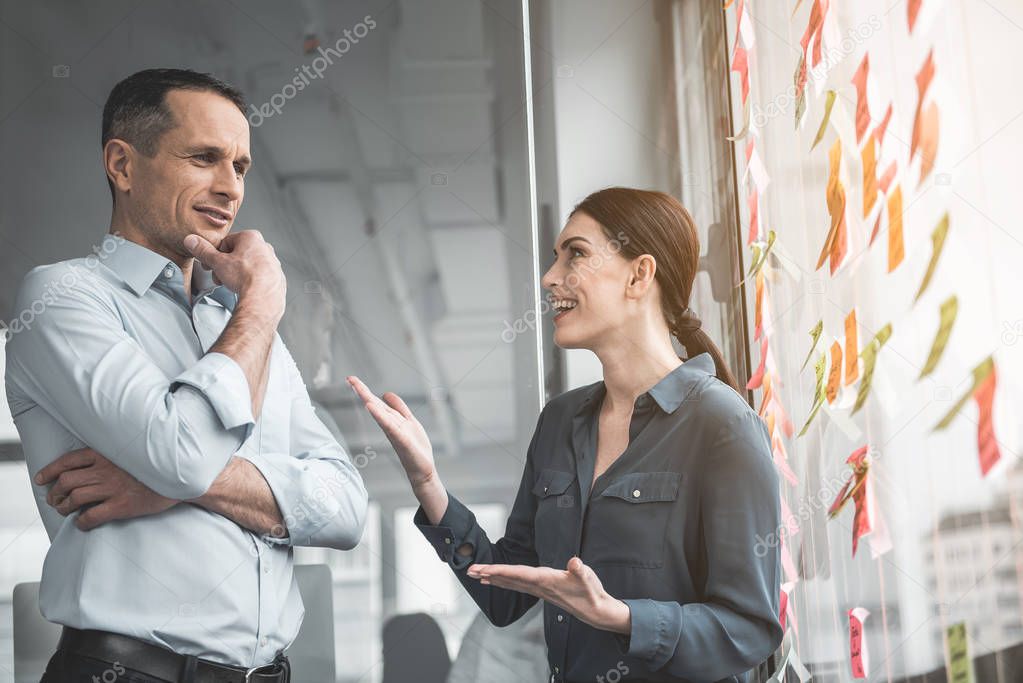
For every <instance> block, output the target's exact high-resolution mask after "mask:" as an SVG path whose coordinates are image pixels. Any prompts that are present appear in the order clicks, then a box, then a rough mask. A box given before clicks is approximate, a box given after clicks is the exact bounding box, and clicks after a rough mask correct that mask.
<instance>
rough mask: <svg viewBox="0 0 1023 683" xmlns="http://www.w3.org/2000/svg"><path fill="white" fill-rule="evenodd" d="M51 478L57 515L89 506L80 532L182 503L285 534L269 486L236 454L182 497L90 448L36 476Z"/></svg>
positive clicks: (44, 480)
mask: <svg viewBox="0 0 1023 683" xmlns="http://www.w3.org/2000/svg"><path fill="white" fill-rule="evenodd" d="M51 482H52V483H53V486H52V487H51V488H50V490H49V492H48V493H47V494H46V502H47V503H48V504H49V505H50V506H51V507H53V508H54V509H55V510H56V511H57V512H59V513H60V514H61V515H63V516H65V517H66V516H67V515H69V514H71V513H72V512H75V511H76V510H79V509H81V508H82V507H83V506H90V507H89V508H88V509H87V510H84V511H83V512H81V514H79V515H78V519H77V520H76V521H75V524H76V525H77V526H78V528H79V529H81V530H83V531H88V530H90V529H94V528H96V527H98V526H100V525H101V524H106V523H107V522H112V521H114V520H118V519H132V518H134V517H143V516H145V515H153V514H157V513H160V512H163V511H164V510H168V509H170V508H172V507H174V506H175V505H177V504H178V503H182V502H183V503H191V504H194V505H198V506H200V507H202V508H205V509H207V510H209V511H210V512H215V513H217V514H219V515H221V516H223V517H227V518H228V519H230V520H231V521H233V522H235V523H236V524H238V525H239V526H241V527H243V528H245V529H248V530H249V531H252V532H254V533H257V534H260V535H266V536H272V537H274V538H285V537H287V535H288V530H287V527H286V526H285V523H284V517H283V515H282V514H281V511H280V509H279V508H278V507H277V501H276V499H275V498H274V495H273V492H272V491H271V490H270V485H269V484H268V483H267V481H266V479H265V478H264V477H263V475H262V474H261V473H260V471H259V469H258V468H256V466H255V465H253V464H252V463H250V462H249V461H248V460H246V459H245V458H240V457H238V456H233V457H232V458H231V460H230V461H229V462H228V463H227V466H226V467H225V468H224V469H223V471H222V472H221V473H220V475H219V476H218V477H217V478H216V480H214V482H213V485H212V486H210V488H209V490H208V491H207V492H206V493H204V494H203V495H201V496H199V497H198V498H193V499H191V500H185V501H179V500H174V499H173V498H167V497H165V496H161V495H160V494H158V493H156V492H155V491H152V490H151V489H149V488H147V487H146V486H145V485H144V484H142V483H141V482H140V481H139V480H138V479H136V478H135V477H133V476H131V475H130V474H128V473H127V472H125V471H124V470H122V469H121V468H119V467H118V466H117V465H115V464H113V463H112V462H110V461H109V460H107V459H106V458H105V457H103V455H102V454H100V453H97V452H96V451H94V450H92V449H91V448H82V449H79V450H76V451H71V452H70V453H65V454H64V455H62V456H60V457H59V458H57V459H56V460H54V461H53V462H52V463H50V464H49V465H47V466H46V467H44V468H43V469H41V470H40V471H39V473H38V474H37V475H36V477H35V483H36V484H39V485H40V486H45V485H46V484H49V483H51Z"/></svg>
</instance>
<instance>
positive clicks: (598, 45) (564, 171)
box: [533, 0, 672, 389]
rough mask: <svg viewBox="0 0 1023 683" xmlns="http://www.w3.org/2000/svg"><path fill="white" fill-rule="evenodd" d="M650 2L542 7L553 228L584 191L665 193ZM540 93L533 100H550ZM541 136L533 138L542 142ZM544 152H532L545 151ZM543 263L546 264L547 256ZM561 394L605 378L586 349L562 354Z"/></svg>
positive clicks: (564, 0) (572, 0) (606, 0)
mask: <svg viewBox="0 0 1023 683" xmlns="http://www.w3.org/2000/svg"><path fill="white" fill-rule="evenodd" d="M655 5H656V3H648V2H641V1H638V0H629V1H628V2H623V1H622V0H557V1H555V2H551V3H550V4H549V6H546V7H544V8H543V9H544V10H545V14H546V16H547V17H549V26H548V29H549V30H548V31H545V32H543V33H541V34H540V35H537V36H536V37H535V39H534V52H533V55H534V59H537V60H540V59H547V60H549V61H550V62H551V72H552V73H553V76H554V77H553V80H552V81H551V82H550V83H549V85H546V84H544V83H536V84H535V87H536V89H537V90H538V91H541V90H544V89H546V88H548V87H549V88H550V89H551V90H552V93H553V107H554V128H555V130H554V135H553V139H554V146H555V153H556V155H557V171H556V175H557V180H556V185H557V197H558V200H557V201H558V212H557V213H558V220H559V221H560V223H559V226H564V221H565V219H566V218H567V217H568V213H569V212H570V211H571V210H572V207H573V206H575V204H576V203H577V202H579V201H580V200H582V199H583V198H584V197H586V195H588V194H589V193H591V192H593V191H595V190H598V189H600V188H603V187H608V186H611V185H625V186H630V187H640V188H644V189H655V190H662V191H670V190H671V189H672V188H670V187H669V186H668V184H667V183H668V180H667V179H668V169H669V163H670V158H671V157H670V155H669V154H668V153H667V152H665V151H664V150H663V149H661V148H660V147H659V146H658V144H657V142H656V141H657V140H659V139H660V138H661V135H660V130H661V126H662V121H661V116H660V114H661V112H662V110H663V107H664V102H663V97H662V94H663V84H664V78H665V72H664V68H665V67H667V66H668V65H662V64H660V60H659V57H658V52H659V30H658V27H657V24H656V22H655V19H654V6H655ZM550 94H551V93H546V92H542V93H540V95H538V97H543V96H545V95H546V96H549V95H550ZM539 138H540V133H539V132H538V139H539ZM543 153H544V150H538V155H542V154H543ZM541 263H545V264H546V263H549V259H547V258H546V256H544V257H543V258H542V259H541ZM565 370H566V372H565V375H566V377H565V380H566V385H565V388H566V389H571V388H573V387H578V386H582V385H585V384H589V383H591V382H595V381H597V380H599V379H601V376H602V375H601V370H600V364H599V363H598V362H597V358H596V356H594V355H593V354H592V353H590V352H589V351H581V350H569V351H566V352H565Z"/></svg>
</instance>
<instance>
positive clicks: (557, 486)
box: [533, 469, 576, 566]
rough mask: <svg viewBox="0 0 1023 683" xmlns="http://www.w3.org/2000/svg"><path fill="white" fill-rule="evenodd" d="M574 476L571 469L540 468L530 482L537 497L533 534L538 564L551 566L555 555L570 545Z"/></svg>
mask: <svg viewBox="0 0 1023 683" xmlns="http://www.w3.org/2000/svg"><path fill="white" fill-rule="evenodd" d="M575 478H576V477H575V473H574V472H562V471H561V470H551V469H544V470H540V472H539V473H538V474H537V477H536V481H535V482H534V484H533V495H534V496H536V498H537V501H536V515H535V516H534V518H533V537H534V545H535V546H536V553H537V556H538V557H539V558H540V564H541V565H545V566H552V563H553V562H556V561H557V558H558V556H559V554H563V552H564V551H565V549H566V548H568V547H570V544H571V540H570V536H571V535H572V534H573V533H574V531H575V528H574V519H575V518H574V516H573V514H572V513H573V508H574V506H575V489H574V488H573V484H574V483H575Z"/></svg>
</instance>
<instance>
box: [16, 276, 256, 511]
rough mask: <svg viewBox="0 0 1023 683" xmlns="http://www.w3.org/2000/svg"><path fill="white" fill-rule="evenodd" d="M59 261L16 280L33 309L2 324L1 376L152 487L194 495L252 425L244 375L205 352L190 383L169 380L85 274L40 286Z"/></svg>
mask: <svg viewBox="0 0 1023 683" xmlns="http://www.w3.org/2000/svg"><path fill="white" fill-rule="evenodd" d="M61 268H64V269H65V270H66V267H65V266H53V267H49V268H46V269H37V270H35V271H33V272H31V273H29V275H28V276H26V278H25V280H24V282H23V284H22V287H21V290H20V292H19V294H18V297H17V299H16V310H32V311H34V310H36V309H39V310H41V312H40V313H39V314H38V315H35V316H34V317H33V318H32V320H31V322H30V323H29V324H24V323H23V324H21V325H19V326H18V327H17V328H12V329H11V331H10V338H9V341H8V343H7V364H8V367H7V382H8V384H12V383H13V384H14V385H15V386H16V389H17V391H18V392H20V393H21V394H23V395H25V396H27V397H28V398H30V399H31V400H32V401H34V402H35V403H36V404H38V405H39V406H40V407H41V408H42V409H43V410H45V411H46V412H47V413H49V414H50V415H52V416H53V417H54V419H55V420H57V421H58V422H59V423H61V424H62V425H63V426H64V427H65V428H66V429H67V430H68V431H69V432H71V433H72V434H74V435H75V436H76V437H77V438H78V439H80V440H81V441H82V442H83V443H85V444H87V445H88V446H89V447H91V448H93V449H94V450H96V451H98V452H99V453H101V454H103V456H104V457H106V458H107V459H109V460H110V461H111V462H113V463H114V464H115V465H117V466H118V467H120V468H121V469H123V470H124V471H126V472H128V473H129V474H130V475H132V476H133V477H135V478H136V479H138V480H139V481H140V482H142V483H143V484H145V485H146V486H147V487H149V488H150V489H152V490H153V491H155V492H157V493H159V494H160V495H163V496H167V497H169V498H174V499H177V500H184V499H190V498H197V497H199V496H201V495H202V494H203V493H205V492H206V490H207V489H208V488H209V487H210V485H211V484H212V483H213V481H214V480H215V479H216V477H217V475H219V474H220V472H221V471H222V470H223V469H224V466H225V465H226V464H227V462H228V460H229V459H230V458H231V455H232V454H233V453H234V452H235V451H236V450H237V449H238V447H239V446H240V445H241V444H242V442H243V441H244V440H245V438H246V437H247V436H248V434H249V432H250V430H251V429H252V425H253V420H252V416H251V411H250V409H249V408H248V406H249V404H250V403H251V398H250V397H249V395H248V385H247V383H246V382H245V378H244V375H241V374H240V373H241V371H240V369H239V368H238V366H237V365H236V364H234V362H233V361H230V362H226V361H229V360H230V359H227V358H226V356H225V357H219V358H218V357H213V358H208V359H207V358H204V359H202V360H201V361H200V362H199V365H201V366H202V367H200V368H199V370H198V371H196V373H195V379H196V380H197V382H196V384H192V383H190V382H180V381H179V382H177V383H174V382H172V378H170V377H168V376H167V375H166V374H165V373H164V372H163V371H162V370H161V369H160V368H159V367H157V366H156V364H155V363H154V362H153V361H152V360H151V359H150V358H149V357H148V356H147V355H146V353H145V352H144V351H143V350H142V348H141V347H140V346H139V345H138V343H137V342H136V341H135V340H134V339H132V338H131V337H130V336H129V335H128V334H127V332H125V330H124V328H123V324H122V321H121V319H120V316H119V315H118V313H117V311H116V307H115V304H114V303H113V302H112V301H111V300H110V299H109V297H107V296H105V295H104V293H103V292H102V291H100V290H99V288H97V287H96V286H95V285H92V284H91V283H90V282H89V280H88V278H87V277H86V278H82V277H81V276H80V275H78V274H77V273H71V275H72V276H73V277H75V278H79V280H78V281H77V283H76V286H75V287H73V288H68V289H67V290H66V291H64V292H62V293H61V294H60V295H59V296H56V295H54V294H53V293H52V292H48V291H47V288H48V287H49V285H50V283H52V282H53V280H54V279H56V278H60V277H61V275H62V271H61ZM68 272H69V273H70V271H68ZM217 355H219V354H217ZM225 359H226V360H225ZM184 374H185V375H187V374H188V373H187V371H186V373H184ZM187 379H188V378H187V377H186V380H187ZM14 417H15V421H16V423H17V419H18V416H17V415H15V416H14ZM57 455H60V454H59V453H58V454H55V456H54V457H56V456H57ZM32 474H35V473H34V472H33V473H32Z"/></svg>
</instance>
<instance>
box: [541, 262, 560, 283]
mask: <svg viewBox="0 0 1023 683" xmlns="http://www.w3.org/2000/svg"><path fill="white" fill-rule="evenodd" d="M557 267H558V264H557V263H555V264H554V265H552V266H551V267H550V268H548V269H547V272H546V273H544V274H543V277H542V278H540V286H541V287H543V288H544V289H552V288H553V287H554V286H555V285H556V284H557V280H556V278H555V277H554V269H555V268H557Z"/></svg>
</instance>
